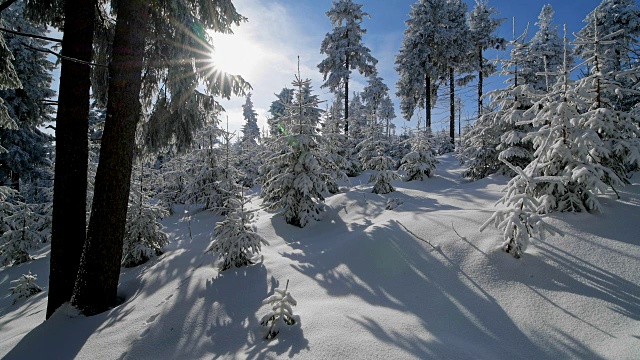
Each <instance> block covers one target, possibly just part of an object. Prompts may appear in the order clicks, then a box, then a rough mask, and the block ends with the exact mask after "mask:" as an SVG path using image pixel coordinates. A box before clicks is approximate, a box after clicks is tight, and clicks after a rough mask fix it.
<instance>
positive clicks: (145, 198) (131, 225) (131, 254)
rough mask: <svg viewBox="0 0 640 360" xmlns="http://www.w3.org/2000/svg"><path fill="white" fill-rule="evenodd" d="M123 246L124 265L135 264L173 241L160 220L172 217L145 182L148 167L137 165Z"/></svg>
mask: <svg viewBox="0 0 640 360" xmlns="http://www.w3.org/2000/svg"><path fill="white" fill-rule="evenodd" d="M133 170H134V171H133V172H132V176H131V190H130V192H129V205H128V207H127V221H126V224H125V230H124V242H123V246H122V261H121V263H122V266H124V267H134V266H138V265H140V264H143V263H145V262H147V261H148V260H149V259H151V258H153V257H154V256H159V255H161V254H162V253H163V251H164V250H163V249H164V247H165V246H166V245H167V244H168V243H169V239H168V237H167V234H166V233H165V232H164V231H163V228H164V227H163V226H162V224H161V223H160V220H162V219H163V218H165V217H167V216H169V212H168V211H167V210H166V209H164V208H163V207H162V206H161V205H158V204H155V203H153V201H152V199H151V197H150V196H149V194H148V193H147V190H146V188H145V183H144V179H145V176H144V171H145V166H144V164H141V163H140V162H139V163H138V164H137V165H136V166H134V169H133ZM147 170H148V169H147Z"/></svg>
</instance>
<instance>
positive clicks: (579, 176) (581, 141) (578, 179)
mask: <svg viewBox="0 0 640 360" xmlns="http://www.w3.org/2000/svg"><path fill="white" fill-rule="evenodd" d="M559 74H560V76H559V78H558V82H557V83H556V84H555V85H554V86H553V89H552V91H551V92H550V93H549V94H548V95H547V96H545V97H544V98H542V99H541V100H539V101H538V102H536V103H534V105H533V107H532V108H531V109H530V110H528V111H527V112H531V113H534V114H535V115H534V116H535V117H534V119H533V120H531V125H532V126H533V127H534V128H535V129H537V130H535V131H533V132H531V133H530V134H529V135H527V137H526V138H525V139H530V140H531V142H532V143H533V146H534V148H535V152H534V157H535V159H534V160H533V161H532V162H531V163H530V164H529V165H528V166H527V167H526V168H525V171H527V172H528V173H529V174H531V175H532V176H554V177H557V178H559V179H561V181H556V182H539V183H537V184H536V187H535V189H534V190H535V193H534V194H535V195H536V196H537V197H539V198H540V200H541V202H542V204H541V205H542V206H541V208H540V209H539V211H542V212H545V213H546V212H549V211H551V210H559V211H571V212H577V211H584V210H588V211H593V210H599V209H600V206H599V203H598V201H597V199H596V197H595V193H598V192H604V191H605V190H606V185H605V184H604V183H603V182H602V181H601V178H603V177H604V175H605V174H606V173H608V174H610V175H613V177H614V182H615V183H616V185H617V184H618V183H619V179H618V178H617V176H615V174H613V173H612V172H610V171H608V169H606V168H604V167H602V166H601V165H600V164H599V163H598V161H597V159H599V158H600V156H602V155H603V151H604V152H606V151H608V150H607V149H606V148H605V147H604V146H603V144H602V142H601V141H600V139H599V138H598V135H597V133H596V132H595V131H591V130H589V129H587V128H585V127H584V126H583V125H584V123H583V122H581V121H580V120H579V119H580V106H581V105H582V102H581V99H579V98H578V96H577V94H576V93H575V91H574V88H573V86H574V84H573V83H570V80H569V69H567V68H566V67H564V68H563V72H560V73H559ZM591 156H593V157H591ZM594 160H596V161H594Z"/></svg>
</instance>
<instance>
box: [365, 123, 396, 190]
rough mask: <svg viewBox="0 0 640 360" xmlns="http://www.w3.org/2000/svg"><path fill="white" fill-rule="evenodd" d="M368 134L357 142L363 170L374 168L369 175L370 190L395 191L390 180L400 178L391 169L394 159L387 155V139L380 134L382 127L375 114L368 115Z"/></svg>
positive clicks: (393, 166)
mask: <svg viewBox="0 0 640 360" xmlns="http://www.w3.org/2000/svg"><path fill="white" fill-rule="evenodd" d="M369 121H370V125H369V129H368V132H367V133H368V134H367V135H368V136H367V138H366V139H365V140H363V141H362V142H361V143H360V144H358V146H357V149H358V157H359V158H360V162H361V163H362V165H363V168H364V169H365V170H374V171H375V172H374V173H373V174H371V176H370V177H369V183H373V189H372V191H371V192H373V193H375V194H388V193H390V192H393V191H395V190H396V189H395V188H394V187H393V185H392V182H393V181H394V180H398V179H400V176H399V175H398V174H397V173H396V172H395V171H394V170H393V169H395V168H396V166H395V165H396V164H395V161H394V160H393V158H392V157H391V156H389V152H388V149H389V141H388V139H387V138H386V137H385V136H383V135H382V133H381V132H382V129H381V126H380V124H379V123H378V121H377V119H376V117H375V116H371V117H370V120H369Z"/></svg>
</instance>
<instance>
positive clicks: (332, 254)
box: [0, 155, 640, 359]
mask: <svg viewBox="0 0 640 360" xmlns="http://www.w3.org/2000/svg"><path fill="white" fill-rule="evenodd" d="M438 159H439V161H440V164H439V165H438V168H437V170H436V172H435V176H434V177H433V178H431V179H428V180H425V181H415V182H402V181H396V182H395V183H394V185H395V186H396V188H397V191H396V192H393V193H390V194H387V195H376V194H372V193H371V186H372V185H370V184H366V179H368V174H367V173H365V174H363V175H361V176H360V177H357V178H352V179H351V183H350V184H343V188H342V190H343V191H342V193H340V194H337V195H334V196H331V197H329V198H328V199H327V201H326V205H327V211H326V212H325V213H324V219H323V220H322V221H320V222H311V223H310V224H309V225H308V226H307V227H305V228H303V229H300V228H297V227H294V226H291V225H288V224H286V223H285V222H284V220H283V218H282V217H281V216H279V215H278V214H277V213H271V212H265V211H263V210H257V222H256V225H257V228H258V232H259V234H260V235H262V236H263V237H264V238H266V239H267V240H268V242H269V243H270V246H266V247H263V251H262V254H263V260H262V261H260V262H259V263H257V264H256V265H253V266H250V267H245V268H241V269H236V268H232V269H230V270H227V271H225V272H223V273H218V270H217V268H216V260H215V258H214V257H213V256H211V254H205V253H204V251H205V249H206V248H207V246H208V245H209V242H210V236H211V233H212V231H213V228H214V226H215V223H216V221H219V220H220V219H221V217H218V216H214V215H212V214H211V213H209V212H192V214H191V216H190V217H189V216H187V215H188V214H185V212H184V209H182V208H176V210H177V211H176V214H174V215H173V216H171V217H169V218H167V219H165V220H164V222H163V223H164V225H165V226H166V229H165V230H166V231H167V232H168V234H169V236H170V239H171V244H170V245H169V246H168V248H167V251H166V252H165V254H163V255H162V256H160V257H159V258H157V259H153V260H152V261H150V262H148V263H146V264H144V265H141V266H138V267H136V268H132V269H124V270H123V272H122V275H121V284H120V294H121V296H122V297H124V303H123V304H122V305H120V306H118V307H117V308H114V309H112V310H110V311H108V312H106V313H102V314H99V315H96V316H92V317H88V318H87V317H83V316H75V315H74V311H73V309H70V308H63V309H61V310H59V311H58V312H57V313H56V314H54V316H53V317H52V318H51V319H50V320H49V321H47V322H44V318H45V310H46V303H47V289H46V287H44V286H43V287H44V290H45V291H43V292H42V293H39V294H37V295H35V296H33V297H31V298H28V299H26V300H19V301H18V302H17V303H16V304H12V302H13V299H12V297H11V296H10V295H9V290H8V289H9V288H10V287H11V286H12V284H10V280H12V279H15V278H18V277H19V276H20V275H21V274H24V273H27V272H28V271H29V270H30V271H31V272H32V273H36V274H37V275H38V279H39V280H38V283H39V284H40V285H41V286H42V285H46V282H47V279H48V271H49V257H48V247H46V248H43V249H42V250H41V251H40V252H39V253H38V255H37V256H36V257H37V259H36V260H35V261H33V262H31V263H27V264H22V265H19V266H14V267H7V268H1V269H0V356H4V357H6V358H7V359H38V358H42V359H45V358H46V359H71V358H79V359H120V358H126V359H199V358H242V359H244V358H248V359H262V358H287V357H295V358H299V359H330V358H334V359H345V358H359V359H400V358H420V359H430V358H432V359H566V358H580V359H600V358H605V359H637V358H638V354H640V322H639V321H638V320H640V235H639V232H638V224H640V176H638V175H637V174H636V176H635V177H634V178H633V179H632V185H628V186H626V187H624V188H621V189H619V193H620V195H621V199H620V200H615V199H614V196H613V195H607V196H602V197H601V200H602V203H603V207H604V212H603V213H599V214H588V213H577V214H570V213H553V214H552V215H551V216H550V217H549V218H548V220H549V222H550V223H551V224H552V225H554V226H556V227H558V228H560V229H562V230H563V231H564V232H565V233H566V235H565V236H564V237H549V238H547V239H546V240H545V241H542V242H541V241H537V242H535V243H534V244H533V245H532V246H530V247H529V249H528V250H527V253H526V254H525V256H524V257H523V258H522V259H514V258H513V257H511V256H510V255H509V254H506V253H504V252H502V251H501V250H500V248H499V245H500V239H501V234H500V232H499V231H498V230H496V229H494V228H488V229H487V230H485V231H484V232H482V233H480V232H479V230H478V229H479V227H480V226H481V225H482V223H484V222H485V221H486V220H487V219H488V218H489V216H490V215H491V214H492V212H493V211H494V209H495V207H494V203H495V202H496V201H497V200H498V199H499V198H500V197H501V192H500V190H501V189H502V188H503V186H504V185H505V184H506V182H507V178H505V177H501V176H491V177H489V178H487V179H484V180H480V181H476V182H467V181H465V180H463V179H461V177H460V174H461V172H462V171H463V170H464V169H463V168H462V167H461V166H460V165H459V164H458V162H457V160H456V159H455V158H454V157H453V156H452V155H445V156H442V157H439V158H438ZM390 198H397V199H400V200H402V201H403V203H402V204H401V205H400V206H398V207H397V208H395V209H392V210H386V209H385V207H386V204H387V200H388V199H390ZM251 205H252V206H253V207H254V208H256V209H257V208H259V207H260V199H259V198H258V197H257V196H256V198H255V199H254V201H253V202H252V204H251ZM408 231H410V232H412V233H413V234H411V233H410V232H408ZM414 235H415V236H414ZM416 236H417V237H419V238H422V239H424V240H426V241H429V242H430V243H431V244H432V245H433V247H432V246H430V245H429V244H427V243H425V242H423V241H422V240H420V239H418V238H416ZM287 280H288V281H289V285H288V291H289V292H290V293H291V295H292V296H293V297H294V298H295V299H296V300H297V302H298V305H297V306H295V307H294V308H293V312H294V314H295V315H297V316H299V318H298V320H299V321H298V322H297V323H296V324H294V325H292V326H287V325H284V327H283V328H282V329H281V332H280V334H278V335H277V337H276V338H275V339H273V340H265V339H264V336H265V334H266V333H267V330H268V328H266V327H263V326H261V325H260V319H261V318H262V316H263V315H265V314H266V313H267V312H268V310H269V307H268V306H266V305H262V300H263V299H265V298H266V297H267V296H269V295H272V294H273V293H274V289H275V288H278V287H279V288H281V289H284V287H285V284H286V283H287Z"/></svg>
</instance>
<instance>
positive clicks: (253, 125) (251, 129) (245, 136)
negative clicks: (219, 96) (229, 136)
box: [240, 93, 260, 145]
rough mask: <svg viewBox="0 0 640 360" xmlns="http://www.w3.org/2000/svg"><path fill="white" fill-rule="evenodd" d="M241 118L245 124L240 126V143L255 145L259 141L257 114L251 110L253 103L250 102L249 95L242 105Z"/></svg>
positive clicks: (249, 94)
mask: <svg viewBox="0 0 640 360" xmlns="http://www.w3.org/2000/svg"><path fill="white" fill-rule="evenodd" d="M242 116H243V117H244V121H245V124H244V125H243V126H242V139H240V141H241V142H243V143H245V144H247V143H250V144H251V145H257V144H258V141H259V140H260V129H259V128H258V113H256V111H255V110H254V109H253V101H251V93H248V94H247V99H246V101H245V103H244V105H242Z"/></svg>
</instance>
